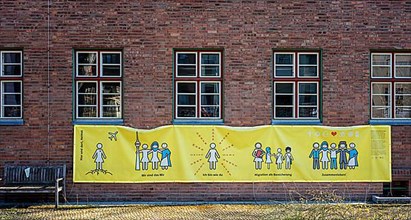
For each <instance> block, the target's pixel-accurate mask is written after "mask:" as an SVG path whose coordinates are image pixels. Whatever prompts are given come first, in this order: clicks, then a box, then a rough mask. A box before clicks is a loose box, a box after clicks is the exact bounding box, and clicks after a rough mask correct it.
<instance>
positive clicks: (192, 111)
mask: <svg viewBox="0 0 411 220" xmlns="http://www.w3.org/2000/svg"><path fill="white" fill-rule="evenodd" d="M221 54H222V52H221V51H176V52H175V77H174V79H175V99H174V100H175V116H174V118H175V119H221V118H222V117H221V85H222V68H221V66H222V60H221V59H222V58H221Z"/></svg>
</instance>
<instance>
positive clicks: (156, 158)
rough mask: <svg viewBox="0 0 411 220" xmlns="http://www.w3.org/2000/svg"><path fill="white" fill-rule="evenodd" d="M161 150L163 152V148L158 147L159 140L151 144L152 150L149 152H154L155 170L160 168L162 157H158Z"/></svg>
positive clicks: (152, 160) (152, 159) (153, 164)
mask: <svg viewBox="0 0 411 220" xmlns="http://www.w3.org/2000/svg"><path fill="white" fill-rule="evenodd" d="M159 152H161V150H159V149H158V142H157V141H154V142H153V143H152V144H151V150H150V152H149V154H152V157H151V163H152V166H153V170H158V163H159V162H160V159H158V153H159Z"/></svg>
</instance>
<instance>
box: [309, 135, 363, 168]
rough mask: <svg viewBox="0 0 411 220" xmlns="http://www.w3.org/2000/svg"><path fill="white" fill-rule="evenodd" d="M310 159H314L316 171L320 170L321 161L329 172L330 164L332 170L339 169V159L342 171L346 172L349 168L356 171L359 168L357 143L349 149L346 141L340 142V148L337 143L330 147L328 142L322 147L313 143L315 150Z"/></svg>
mask: <svg viewBox="0 0 411 220" xmlns="http://www.w3.org/2000/svg"><path fill="white" fill-rule="evenodd" d="M347 156H348V157H347ZM309 158H313V169H314V170H315V169H317V170H319V169H320V161H321V167H322V169H323V170H328V167H329V166H328V165H329V163H330V162H331V164H330V169H332V170H336V169H338V168H337V158H338V159H339V161H338V163H339V164H340V169H341V170H345V169H347V167H348V168H349V169H355V167H357V166H358V151H357V149H356V145H355V143H350V145H349V147H347V142H346V141H340V142H339V143H338V148H337V144H336V143H331V144H330V146H328V142H327V141H323V142H322V143H321V145H320V144H319V143H318V142H315V143H313V149H312V150H311V153H310V155H309ZM330 159H331V160H330Z"/></svg>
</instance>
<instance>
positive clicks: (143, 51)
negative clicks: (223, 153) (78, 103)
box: [0, 0, 411, 201]
mask: <svg viewBox="0 0 411 220" xmlns="http://www.w3.org/2000/svg"><path fill="white" fill-rule="evenodd" d="M410 20H411V4H410V2H408V1H388V0H387V1H377V2H374V1H303V2H301V1H219V0H216V1H131V2H130V1H121V0H119V1H95V2H94V1H50V2H47V1H24V0H3V1H1V2H0V22H1V25H0V49H20V50H22V51H23V55H24V62H23V63H24V73H23V74H24V78H23V81H24V82H23V83H24V85H23V92H24V102H23V116H24V117H23V119H24V125H18V126H8V125H1V126H0V137H1V138H0V171H2V168H3V166H4V164H5V163H17V164H26V163H28V162H30V163H33V164H45V163H51V164H56V163H63V162H64V163H66V164H67V165H68V176H69V179H68V199H69V200H74V199H75V198H77V196H78V197H79V198H81V199H82V200H86V199H87V200H110V201H113V200H123V201H141V200H143V201H196V200H200V201H216V200H217V201H221V200H273V199H291V198H295V197H296V196H297V195H299V194H306V193H307V191H310V190H313V189H316V190H318V189H325V190H330V191H334V190H337V191H339V192H340V194H342V195H343V196H345V197H346V198H352V199H364V198H369V197H370V195H371V194H381V193H382V190H383V184H382V183H333V184H328V183H284V184H282V183H233V184H231V183H190V184H175V183H167V184H164V183H163V184H73V183H72V154H73V153H72V152H73V123H72V120H73V114H72V111H73V106H72V105H73V101H72V100H73V78H72V77H73V76H72V74H73V54H74V52H73V51H74V49H121V50H122V51H123V57H124V77H123V89H124V93H123V101H124V106H123V110H124V113H123V118H124V125H127V126H131V127H135V128H154V127H157V126H161V125H168V124H171V123H172V119H173V87H172V86H173V59H172V57H173V49H175V48H200V49H201V48H213V49H223V50H224V63H223V65H224V84H223V91H224V92H223V99H224V103H223V119H224V124H225V125H229V126H255V125H263V124H270V123H271V118H272V57H273V50H274V49H295V50H301V49H316V50H321V51H322V75H323V78H322V91H323V95H322V104H323V105H322V119H323V123H322V124H323V125H326V126H352V125H363V124H368V123H369V119H370V51H371V50H379V49H381V50H389V51H407V50H408V51H411V26H410ZM48 63H49V65H48ZM48 80H49V82H50V86H49V87H48ZM392 169H393V180H403V181H410V180H411V173H410V172H411V171H410V169H411V126H410V125H408V126H392ZM1 173H2V172H1Z"/></svg>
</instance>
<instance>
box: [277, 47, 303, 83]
mask: <svg viewBox="0 0 411 220" xmlns="http://www.w3.org/2000/svg"><path fill="white" fill-rule="evenodd" d="M277 54H280V55H281V54H289V55H292V56H293V58H292V60H293V63H292V67H293V69H292V71H293V74H292V75H291V76H277V66H278V67H280V66H291V65H290V64H277V59H276V58H277V57H276V55H277ZM296 54H298V53H296V52H274V77H275V78H293V77H295V72H296V70H295V55H296Z"/></svg>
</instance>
